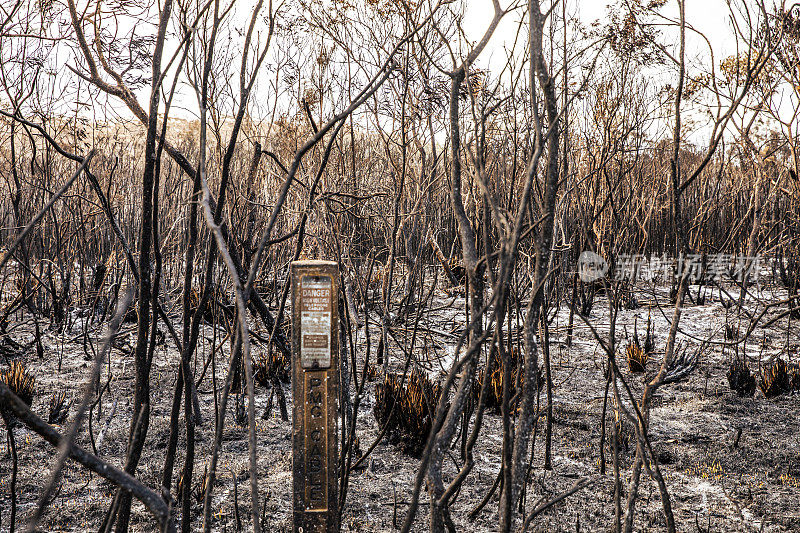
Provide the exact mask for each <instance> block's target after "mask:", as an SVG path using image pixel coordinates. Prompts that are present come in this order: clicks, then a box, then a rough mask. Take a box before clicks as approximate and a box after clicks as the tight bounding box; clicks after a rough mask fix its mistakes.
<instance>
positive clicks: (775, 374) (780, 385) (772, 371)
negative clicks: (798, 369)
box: [758, 357, 789, 398]
mask: <svg viewBox="0 0 800 533" xmlns="http://www.w3.org/2000/svg"><path fill="white" fill-rule="evenodd" d="M758 387H759V388H760V389H761V392H762V393H763V394H764V397H765V398H774V397H776V396H780V395H781V394H783V393H785V392H789V373H788V372H787V366H786V362H785V361H784V360H783V359H781V358H780V357H778V358H777V359H775V361H774V362H773V363H772V366H771V367H770V368H769V369H767V370H765V371H763V372H762V373H761V379H760V380H759V382H758Z"/></svg>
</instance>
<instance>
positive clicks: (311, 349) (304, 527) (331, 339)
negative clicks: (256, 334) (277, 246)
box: [292, 261, 339, 533]
mask: <svg viewBox="0 0 800 533" xmlns="http://www.w3.org/2000/svg"><path fill="white" fill-rule="evenodd" d="M338 297H339V265H338V264H337V263H335V262H333V261H295V262H293V263H292V393H293V397H294V402H293V403H294V410H293V421H294V428H293V431H292V437H293V440H292V452H293V454H292V456H293V465H292V466H293V470H294V531H295V532H296V533H315V532H325V533H328V532H333V531H339V523H338V512H337V508H338V505H339V490H338V487H339V485H338V482H339V476H338V458H339V453H338V439H337V411H338V404H339V313H338V310H339V308H338Z"/></svg>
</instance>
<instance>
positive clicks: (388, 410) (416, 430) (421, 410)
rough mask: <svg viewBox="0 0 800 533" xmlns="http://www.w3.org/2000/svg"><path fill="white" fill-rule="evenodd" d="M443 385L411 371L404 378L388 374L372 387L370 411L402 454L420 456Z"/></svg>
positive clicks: (415, 371) (419, 372)
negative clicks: (373, 401) (373, 404)
mask: <svg viewBox="0 0 800 533" xmlns="http://www.w3.org/2000/svg"><path fill="white" fill-rule="evenodd" d="M441 393H442V387H441V385H439V384H438V383H434V382H433V381H431V380H430V379H429V378H428V376H427V375H426V374H424V373H423V372H421V371H418V370H413V371H412V372H411V373H409V374H408V375H407V376H406V379H405V381H403V379H402V375H400V374H387V375H386V376H385V377H384V379H383V381H382V382H380V383H378V384H377V385H376V386H375V407H374V408H373V414H374V416H375V420H377V422H378V424H379V425H380V426H381V427H383V426H384V425H386V426H387V429H386V435H387V436H388V437H389V442H391V443H392V444H394V445H396V446H398V447H399V448H400V449H401V450H402V451H403V452H404V453H407V454H409V455H412V456H419V454H421V453H422V450H423V449H424V448H425V443H426V442H427V441H428V434H429V433H430V431H431V427H432V426H433V420H434V417H435V416H436V412H435V411H436V406H437V405H438V403H439V396H440V395H441Z"/></svg>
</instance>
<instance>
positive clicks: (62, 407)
mask: <svg viewBox="0 0 800 533" xmlns="http://www.w3.org/2000/svg"><path fill="white" fill-rule="evenodd" d="M70 407H72V401H67V393H66V391H61V392H54V393H53V394H52V395H51V396H50V402H49V404H48V409H47V423H48V424H63V423H64V422H66V421H67V417H68V416H69V408H70Z"/></svg>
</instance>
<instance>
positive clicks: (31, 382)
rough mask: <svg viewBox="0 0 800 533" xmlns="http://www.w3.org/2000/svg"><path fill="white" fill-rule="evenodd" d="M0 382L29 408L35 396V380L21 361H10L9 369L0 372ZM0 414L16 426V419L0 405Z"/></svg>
mask: <svg viewBox="0 0 800 533" xmlns="http://www.w3.org/2000/svg"><path fill="white" fill-rule="evenodd" d="M0 381H2V382H3V383H5V384H6V386H7V387H8V388H9V389H11V392H13V393H14V394H16V395H17V397H19V399H20V400H22V401H23V402H25V404H26V405H27V406H28V407H30V406H31V405H32V404H33V397H34V395H35V394H36V390H35V385H36V378H35V377H34V376H33V374H31V373H30V372H28V367H27V366H25V363H23V362H22V361H11V363H10V365H9V367H8V368H7V369H5V370H3V371H2V372H0ZM0 414H2V415H3V418H5V419H6V420H8V421H10V423H11V424H13V425H16V417H15V416H14V415H13V413H11V412H10V410H8V409H7V408H6V407H4V406H2V405H0Z"/></svg>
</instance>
